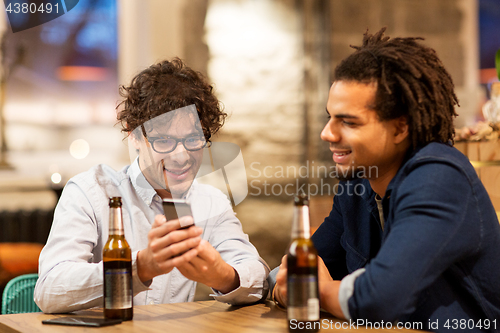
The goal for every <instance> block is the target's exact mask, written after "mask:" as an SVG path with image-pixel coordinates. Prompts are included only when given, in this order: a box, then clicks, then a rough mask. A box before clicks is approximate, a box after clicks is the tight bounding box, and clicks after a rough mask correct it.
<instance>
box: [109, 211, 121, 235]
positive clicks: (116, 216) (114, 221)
mask: <svg viewBox="0 0 500 333" xmlns="http://www.w3.org/2000/svg"><path fill="white" fill-rule="evenodd" d="M109 235H110V236H111V235H116V236H123V235H125V233H124V231H123V219H122V208H121V207H110V208H109Z"/></svg>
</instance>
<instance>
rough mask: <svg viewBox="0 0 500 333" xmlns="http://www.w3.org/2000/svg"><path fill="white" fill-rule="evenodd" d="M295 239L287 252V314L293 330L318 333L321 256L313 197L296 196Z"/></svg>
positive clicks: (293, 238)
mask: <svg viewBox="0 0 500 333" xmlns="http://www.w3.org/2000/svg"><path fill="white" fill-rule="evenodd" d="M294 201H295V202H294V204H295V206H294V216H293V224H292V242H291V244H290V247H289V248H288V253H287V265H288V270H287V282H288V286H287V290H288V308H287V317H288V324H289V328H290V329H291V330H292V331H302V332H316V331H318V330H319V328H320V322H319V311H320V306H319V296H318V295H319V292H318V257H317V251H316V248H315V247H314V244H313V242H312V241H311V238H310V225H309V200H308V198H307V196H305V195H303V196H296V197H295V199H294Z"/></svg>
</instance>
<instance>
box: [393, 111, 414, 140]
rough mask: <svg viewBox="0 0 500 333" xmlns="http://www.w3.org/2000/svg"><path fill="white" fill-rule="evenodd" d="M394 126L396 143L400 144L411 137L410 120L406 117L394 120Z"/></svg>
mask: <svg viewBox="0 0 500 333" xmlns="http://www.w3.org/2000/svg"><path fill="white" fill-rule="evenodd" d="M393 124H394V143H396V144H400V143H401V142H403V141H404V140H405V139H406V138H407V137H408V136H409V135H410V132H409V126H408V119H407V118H406V117H405V116H401V117H399V118H396V119H393Z"/></svg>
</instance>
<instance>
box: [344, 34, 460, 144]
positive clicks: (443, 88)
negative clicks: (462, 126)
mask: <svg viewBox="0 0 500 333" xmlns="http://www.w3.org/2000/svg"><path fill="white" fill-rule="evenodd" d="M385 30H386V28H382V29H381V30H380V31H378V32H377V33H375V34H373V35H372V34H369V33H368V30H367V31H366V32H365V34H364V35H363V45H361V46H352V45H351V47H352V48H354V49H356V51H355V52H354V53H353V54H351V55H350V56H349V57H347V58H346V59H344V60H343V61H342V62H341V63H340V64H339V65H338V66H337V67H336V68H335V73H334V81H340V80H344V81H357V82H361V83H373V82H376V83H377V92H376V95H375V101H374V102H375V103H374V106H373V109H374V110H375V111H376V112H377V115H378V117H379V119H380V120H382V121H383V120H389V119H395V118H399V117H401V116H405V117H406V118H407V121H408V125H409V134H410V142H411V145H412V148H416V147H418V146H424V145H426V144H428V143H430V142H443V143H449V142H451V143H453V137H454V135H455V129H454V126H453V119H454V117H456V116H457V113H456V112H455V105H458V99H457V96H456V95H455V92H454V85H453V81H452V79H451V76H450V74H448V72H447V71H446V69H445V68H444V67H443V64H442V63H441V60H439V58H438V57H437V54H436V51H434V50H433V49H431V48H429V47H426V46H423V45H422V44H420V43H418V42H417V40H423V38H420V37H416V38H413V37H410V38H392V39H391V38H390V37H388V36H385V37H384V32H385Z"/></svg>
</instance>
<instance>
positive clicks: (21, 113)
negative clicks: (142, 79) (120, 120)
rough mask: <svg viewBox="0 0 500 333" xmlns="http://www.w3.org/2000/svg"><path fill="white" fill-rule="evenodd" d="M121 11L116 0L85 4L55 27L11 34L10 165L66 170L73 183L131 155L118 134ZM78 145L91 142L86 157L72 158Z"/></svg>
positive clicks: (7, 102) (7, 41)
mask: <svg viewBox="0 0 500 333" xmlns="http://www.w3.org/2000/svg"><path fill="white" fill-rule="evenodd" d="M116 13H117V8H116V0H80V1H79V2H78V4H77V5H76V6H75V7H74V8H73V9H72V10H71V11H69V12H67V13H66V14H64V15H62V16H61V17H59V18H57V19H54V20H52V21H50V22H48V23H45V24H42V25H40V26H36V27H34V28H31V29H28V30H24V31H20V32H17V33H12V31H11V29H10V27H9V28H8V29H7V32H6V33H5V36H4V43H5V44H4V47H3V55H4V57H5V61H6V63H7V67H8V69H9V71H10V75H9V78H8V81H7V86H6V100H5V118H6V127H7V128H6V133H7V144H8V147H9V153H8V156H9V160H10V161H9V162H10V163H11V164H12V165H14V167H15V168H16V169H17V170H22V169H23V168H26V169H28V168H29V169H30V170H32V171H35V172H36V171H41V172H43V173H45V174H46V173H48V172H52V171H53V170H55V169H58V172H60V173H61V174H63V178H68V177H71V176H72V175H74V174H75V173H77V172H80V171H84V170H86V169H88V168H89V167H90V166H92V165H94V164H97V163H108V164H111V165H112V166H117V163H119V162H117V159H119V156H118V155H119V154H118V155H117V150H120V149H123V150H125V151H126V149H125V148H124V147H123V144H121V138H122V136H121V134H120V133H119V130H118V129H116V128H113V125H114V123H115V122H116V116H115V114H116V113H115V106H116V101H117V99H118V94H117V92H118V87H117V17H116ZM77 140H83V141H85V142H86V143H87V145H83V146H85V150H86V151H87V153H86V154H85V156H83V154H77V155H74V154H73V153H71V152H70V146H71V145H72V143H74V142H75V141H77ZM78 142H80V143H81V141H78ZM117 144H118V145H119V146H117ZM73 146H74V145H73ZM82 156H83V157H82ZM48 169H51V170H48Z"/></svg>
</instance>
